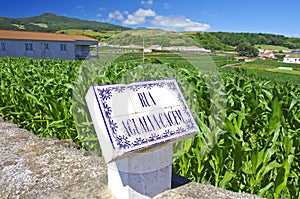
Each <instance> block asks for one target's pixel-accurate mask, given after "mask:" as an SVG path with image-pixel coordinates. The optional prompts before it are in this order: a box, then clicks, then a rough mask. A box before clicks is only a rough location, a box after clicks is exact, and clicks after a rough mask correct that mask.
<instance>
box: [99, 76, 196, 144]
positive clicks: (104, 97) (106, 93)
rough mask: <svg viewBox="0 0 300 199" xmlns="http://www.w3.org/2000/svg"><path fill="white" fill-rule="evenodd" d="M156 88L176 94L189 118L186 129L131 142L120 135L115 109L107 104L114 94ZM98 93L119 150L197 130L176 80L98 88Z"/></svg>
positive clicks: (166, 131)
mask: <svg viewBox="0 0 300 199" xmlns="http://www.w3.org/2000/svg"><path fill="white" fill-rule="evenodd" d="M154 87H159V88H168V89H169V90H171V91H172V92H175V93H176V96H177V99H178V101H179V102H180V103H181V105H182V108H183V111H184V113H185V114H186V115H187V116H188V118H189V119H188V120H187V123H186V125H185V127H181V126H180V127H177V128H176V130H174V131H173V130H170V129H166V130H165V131H164V132H163V133H162V134H157V133H152V134H151V135H150V136H148V137H147V138H140V137H138V138H136V139H135V140H133V141H130V139H129V138H128V137H127V136H126V135H118V134H117V130H118V128H119V126H118V124H117V122H115V121H114V120H113V119H112V118H111V114H112V110H113V109H112V107H110V106H109V105H108V103H107V101H108V100H110V99H111V98H112V95H113V92H118V93H123V92H124V91H125V90H126V89H129V90H131V91H134V92H137V91H139V90H140V89H142V88H143V89H147V90H151V89H152V88H154ZM97 92H98V93H97V94H98V96H99V99H100V101H101V103H102V105H103V108H104V117H105V119H106V121H108V124H107V126H108V127H109V128H110V129H111V132H112V137H113V139H114V140H115V142H116V143H117V145H118V147H119V148H122V149H128V148H130V147H136V146H140V145H143V144H145V143H147V142H150V144H151V142H156V141H158V140H161V139H166V138H168V137H171V136H174V135H175V134H181V133H184V132H186V131H189V130H192V129H197V127H196V126H195V123H194V122H193V120H192V119H191V114H190V112H189V109H188V107H187V106H186V104H185V100H184V99H183V97H182V95H181V93H180V91H179V87H178V86H177V83H176V81H175V80H164V81H160V82H155V83H146V82H145V83H142V84H135V85H128V86H124V85H122V86H112V87H105V88H103V89H101V88H98V89H97ZM111 139H112V138H111ZM111 141H112V140H111ZM112 144H113V147H114V148H116V146H114V143H113V142H112Z"/></svg>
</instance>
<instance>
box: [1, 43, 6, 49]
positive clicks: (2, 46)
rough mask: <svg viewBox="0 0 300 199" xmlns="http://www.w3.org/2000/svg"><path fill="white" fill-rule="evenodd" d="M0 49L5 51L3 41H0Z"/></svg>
mask: <svg viewBox="0 0 300 199" xmlns="http://www.w3.org/2000/svg"><path fill="white" fill-rule="evenodd" d="M0 51H6V47H5V43H3V42H2V43H1V46H0Z"/></svg>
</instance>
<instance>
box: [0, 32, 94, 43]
mask: <svg viewBox="0 0 300 199" xmlns="http://www.w3.org/2000/svg"><path fill="white" fill-rule="evenodd" d="M0 39H13V40H38V41H96V42H98V40H96V39H93V38H90V37H86V36H82V35H69V34H56V33H44V32H27V31H13V30H0Z"/></svg>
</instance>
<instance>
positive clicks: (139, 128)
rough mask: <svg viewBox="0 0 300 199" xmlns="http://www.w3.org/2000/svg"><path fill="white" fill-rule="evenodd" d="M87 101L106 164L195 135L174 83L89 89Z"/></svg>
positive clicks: (178, 89) (193, 126)
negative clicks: (142, 150) (132, 153)
mask: <svg viewBox="0 0 300 199" xmlns="http://www.w3.org/2000/svg"><path fill="white" fill-rule="evenodd" d="M86 101H87V104H88V107H89V111H90V114H91V117H92V120H93V123H94V127H95V129H96V132H97V136H98V139H99V141H100V145H101V149H102V151H103V153H104V154H103V155H104V158H105V160H106V161H107V162H110V161H112V160H114V159H116V158H120V157H121V156H125V155H126V154H128V153H130V152H134V151H137V150H141V149H144V148H149V147H152V146H155V145H158V144H161V143H164V142H168V141H178V140H182V139H184V138H186V137H188V136H191V135H193V134H195V132H196V131H198V126H197V124H196V122H195V121H194V119H193V117H192V114H191V113H190V110H189V108H188V106H187V105H186V102H185V100H184V98H183V96H182V93H181V92H180V88H179V86H178V84H177V82H176V80H175V79H167V80H158V81H146V82H137V83H132V84H128V85H123V84H115V85H98V86H92V87H91V88H90V89H89V91H88V93H87V95H86Z"/></svg>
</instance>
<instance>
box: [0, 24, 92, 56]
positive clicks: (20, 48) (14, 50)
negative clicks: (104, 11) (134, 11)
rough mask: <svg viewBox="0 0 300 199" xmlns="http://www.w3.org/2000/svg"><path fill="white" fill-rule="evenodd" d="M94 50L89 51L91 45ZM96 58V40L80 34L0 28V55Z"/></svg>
mask: <svg viewBox="0 0 300 199" xmlns="http://www.w3.org/2000/svg"><path fill="white" fill-rule="evenodd" d="M92 46H94V47H95V48H94V51H93V52H91V47H92ZM7 56H10V57H28V58H37V59H68V60H75V59H97V58H98V40H96V39H92V38H89V37H86V36H81V35H68V34H55V33H42V32H26V31H11V30H0V57H7Z"/></svg>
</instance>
